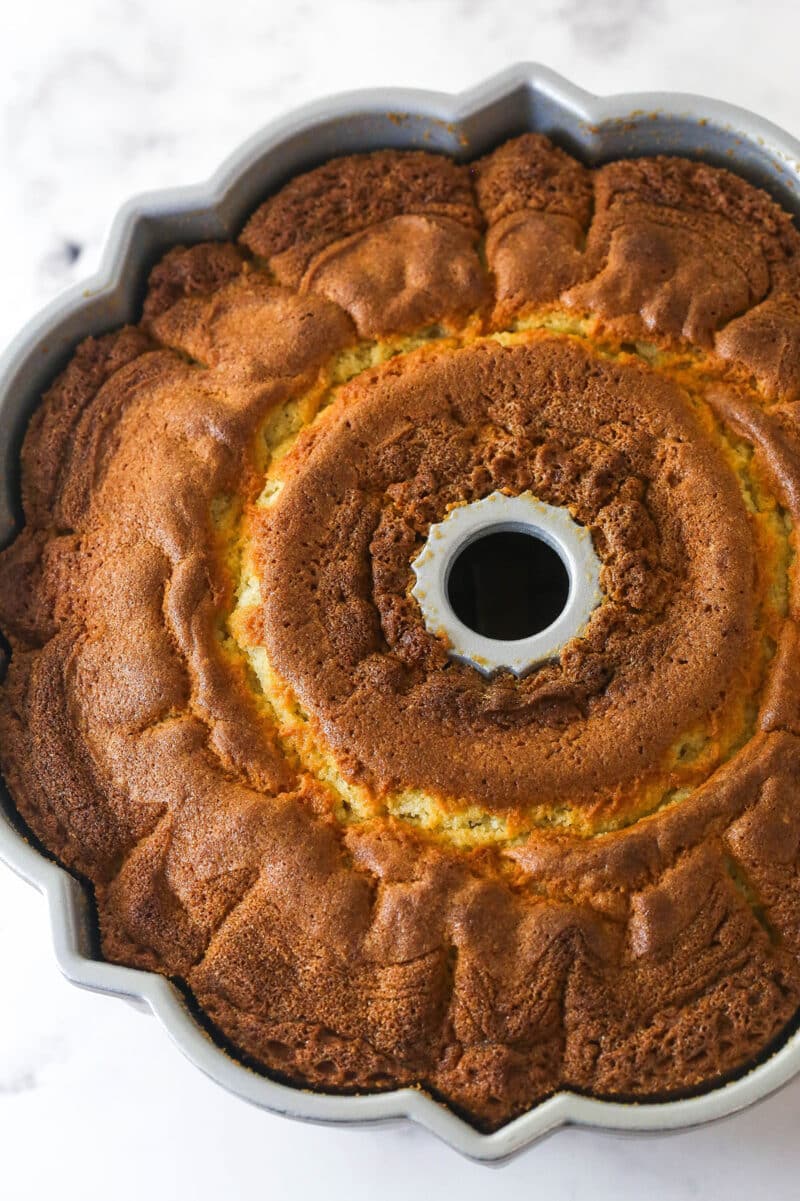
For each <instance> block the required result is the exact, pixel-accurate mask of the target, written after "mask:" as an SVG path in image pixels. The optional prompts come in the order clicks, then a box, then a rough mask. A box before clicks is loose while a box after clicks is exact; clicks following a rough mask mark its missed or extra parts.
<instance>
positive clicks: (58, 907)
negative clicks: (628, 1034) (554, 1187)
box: [0, 65, 800, 1162]
mask: <svg viewBox="0 0 800 1201" xmlns="http://www.w3.org/2000/svg"><path fill="white" fill-rule="evenodd" d="M526 131H537V132H540V133H543V134H546V135H548V136H550V137H552V138H553V139H554V140H555V141H556V142H557V143H558V144H560V145H561V146H563V147H564V148H565V149H566V150H568V151H571V152H572V153H573V154H574V155H575V156H576V157H578V158H580V159H581V160H583V161H584V162H585V163H587V164H589V165H592V164H600V163H603V162H606V161H608V160H612V159H616V158H625V157H631V156H638V155H654V154H660V153H666V154H672V155H681V156H686V157H696V158H701V159H705V160H707V161H709V162H710V163H713V164H717V165H721V166H725V167H729V168H734V169H735V170H736V171H737V172H739V173H740V174H741V175H743V176H745V177H746V178H747V179H749V180H750V181H751V182H753V183H755V184H758V185H760V186H761V187H763V188H765V189H766V190H767V191H769V192H770V193H771V194H772V195H773V196H774V197H775V198H776V199H777V200H778V201H779V202H780V204H782V205H783V207H784V208H785V209H786V210H787V211H788V212H790V213H792V214H794V215H796V214H797V213H798V212H800V198H799V197H798V183H799V182H800V143H798V142H796V141H794V140H793V139H792V138H790V137H789V136H788V135H786V134H784V133H783V132H782V131H781V130H779V129H777V128H775V127H774V126H772V125H770V124H769V123H767V122H765V121H762V120H760V119H759V118H758V117H755V116H752V115H751V114H749V113H747V112H745V111H742V110H741V109H738V108H734V107H731V106H729V105H725V104H721V103H718V102H715V101H712V100H706V99H704V98H701V97H694V96H683V95H671V94H643V95H623V96H615V97H611V98H603V99H601V98H597V97H595V96H591V95H589V94H588V93H586V92H583V91H581V90H580V89H578V88H575V87H573V86H572V85H571V84H568V83H567V82H565V81H564V80H563V79H561V78H559V77H558V76H557V75H554V74H553V73H552V72H551V71H548V70H546V69H545V68H542V67H538V66H535V65H521V66H517V67H514V68H512V69H510V70H508V71H506V72H504V73H502V74H501V75H499V76H497V77H496V78H494V79H492V80H490V81H488V82H487V83H484V84H482V85H481V86H479V87H477V88H475V89H473V90H471V91H469V92H466V93H464V94H462V95H459V96H449V95H441V94H438V93H429V92H418V91H404V90H389V91H370V92H359V93H352V94H349V95H343V96H337V97H334V98H333V99H330V100H325V101H320V102H317V103H314V104H312V105H310V106H308V107H306V108H304V109H302V110H301V111H299V112H296V113H294V114H291V115H290V116H288V117H286V118H283V119H282V120H280V121H278V122H275V123H273V124H271V125H269V126H268V127H267V128H265V129H264V130H262V131H261V132H260V133H258V134H257V135H256V136H255V137H253V138H251V139H250V140H249V141H248V142H247V143H246V144H245V145H244V146H243V147H242V148H241V149H240V150H238V151H237V152H236V153H235V154H234V155H233V156H232V157H231V158H230V159H229V160H228V161H227V162H226V163H225V164H224V165H223V167H222V168H221V169H220V170H219V171H218V173H217V174H216V175H215V177H214V178H213V179H212V180H211V181H210V182H209V183H208V184H206V185H203V186H200V187H192V188H186V189H179V190H175V191H167V192H161V193H157V194H152V195H148V196H143V197H140V198H139V199H137V200H134V201H132V202H131V203H129V204H128V205H127V206H126V207H125V208H124V209H123V211H122V212H121V214H120V215H119V217H118V219H117V221H116V224H115V225H114V228H113V231H112V234H111V237H110V241H109V246H108V249H107V252H106V255H105V258H104V260H103V264H102V267H101V269H100V271H99V273H98V274H97V276H96V277H95V278H94V279H92V280H91V281H89V283H88V284H87V285H86V286H83V287H79V288H76V289H72V290H71V291H70V292H68V293H66V294H65V295H64V296H62V297H60V298H59V299H57V300H56V301H55V302H54V303H52V304H51V305H50V306H49V307H48V308H47V309H46V310H45V311H44V312H43V313H42V314H41V315H39V316H38V317H37V318H35V319H34V320H33V321H31V322H30V323H29V325H28V326H27V327H26V329H24V330H23V331H22V333H20V335H19V336H18V337H17V338H16V339H15V341H14V342H13V343H12V345H11V346H10V347H9V349H8V351H7V353H6V355H5V357H4V359H3V362H2V367H1V368H0V435H1V437H2V450H1V453H2V468H1V471H2V489H1V490H0V544H5V543H7V542H8V541H9V540H10V539H11V538H12V536H13V534H14V532H15V530H16V529H17V528H18V527H19V526H20V524H21V520H22V517H21V507H20V501H19V479H18V474H19V473H18V459H19V453H20V447H21V443H22V438H23V432H24V430H25V427H26V424H27V422H28V419H29V418H30V416H31V414H32V412H33V410H34V408H35V406H36V405H37V402H38V400H39V397H40V396H41V394H42V392H43V390H44V389H45V388H46V387H47V386H48V384H49V383H50V382H51V381H52V379H53V377H54V375H55V374H56V372H57V371H58V370H59V369H60V368H61V367H62V366H63V365H64V363H65V362H66V360H67V358H68V357H69V355H70V353H71V352H72V350H73V349H74V347H75V345H76V344H77V343H78V342H79V341H81V339H83V338H85V337H87V336H88V335H96V334H100V333H103V332H105V331H107V330H110V329H112V328H114V327H116V326H118V325H120V324H122V323H125V322H128V321H136V320H137V319H138V316H139V313H140V311H141V305H142V299H143V295H144V290H145V281H146V278H147V275H148V272H149V270H150V268H151V267H152V266H153V264H154V263H155V262H156V261H157V260H158V259H159V257H160V256H162V255H163V254H164V253H165V252H166V251H167V250H169V248H170V247H172V246H174V245H175V244H176V243H182V244H187V243H189V244H191V243H194V242H198V241H202V240H206V239H226V238H230V237H235V236H236V235H237V234H238V232H239V230H240V229H241V226H242V223H243V221H244V220H245V218H246V216H247V215H248V214H249V213H250V212H252V210H253V209H254V208H255V207H256V205H257V204H258V203H259V202H260V201H261V200H263V199H264V197H266V196H268V195H269V194H271V193H272V192H274V191H275V190H276V189H277V188H278V187H280V186H281V185H282V184H284V183H285V182H286V181H287V180H288V179H289V178H290V177H292V176H293V175H295V174H297V173H298V172H301V171H304V170H307V169H309V168H312V167H314V166H316V165H318V164H319V163H321V162H323V161H325V160H327V159H328V158H330V157H332V156H336V155H341V154H345V153H350V152H356V151H367V150H374V149H378V148H395V149H412V148H416V149H424V150H438V151H443V152H446V153H448V154H450V155H453V156H455V157H456V158H457V159H461V160H465V159H472V158H475V157H476V156H478V155H481V154H483V153H485V152H487V151H489V150H491V149H492V148H493V147H495V146H497V145H499V144H500V143H501V142H503V141H504V140H506V139H508V138H511V137H513V136H515V135H518V134H521V133H524V132H526ZM545 507H546V506H545ZM1 815H2V820H0V856H1V857H2V858H3V860H4V861H5V862H6V863H7V864H8V865H9V866H10V867H12V868H14V869H15V870H16V871H17V872H18V873H19V874H20V875H22V876H23V877H25V878H26V879H27V880H29V881H30V882H31V883H32V884H35V885H36V886H37V887H38V888H39V889H40V890H41V891H42V892H43V893H44V894H45V896H46V897H47V900H48V903H49V908H50V918H51V923H52V930H53V941H54V944H55V950H56V955H57V958H58V962H59V965H60V967H61V969H62V971H63V972H64V974H65V975H66V976H67V977H68V979H70V980H72V981H73V982H74V983H76V984H79V985H81V986H83V987H85V988H90V989H94V990H95V991H98V992H105V993H109V994H113V995H116V996H119V997H123V998H126V999H128V1000H130V1001H133V1002H136V1003H137V1004H140V1005H142V1006H143V1007H145V1008H146V1009H150V1010H151V1011H152V1012H153V1013H155V1014H157V1015H158V1016H159V1018H160V1019H161V1021H162V1022H163V1023H164V1025H165V1026H166V1028H167V1030H168V1031H169V1032H170V1034H171V1036H172V1038H173V1039H174V1040H175V1042H176V1043H177V1044H178V1046H179V1047H180V1048H181V1050H182V1051H183V1052H184V1054H186V1055H187V1056H188V1057H189V1059H191V1060H192V1062H193V1063H195V1064H196V1065H197V1067H199V1068H201V1069H202V1070H203V1071H204V1072H205V1073H206V1074H207V1075H209V1076H210V1077H212V1078H213V1079H214V1080H216V1081H218V1082H219V1083H220V1084H222V1085H224V1086H225V1087H226V1088H227V1089H229V1090H230V1091H231V1092H233V1093H236V1094H238V1095H239V1096H241V1097H243V1098H244V1099H246V1100H248V1101H251V1102H253V1103H254V1104H256V1105H261V1106H263V1107H264V1108H266V1109H269V1110H272V1111H273V1112H276V1113H282V1114H285V1115H286V1116H289V1117H295V1118H303V1119H306V1120H308V1121H315V1122H330V1123H339V1124H342V1125H351V1124H367V1123H377V1122H387V1121H390V1120H396V1119H400V1118H411V1119H413V1120H414V1121H416V1122H418V1123H419V1124H420V1125H422V1126H424V1127H426V1128H427V1129H428V1130H430V1131H431V1132H432V1133H434V1134H436V1135H437V1136H438V1137H440V1138H441V1139H443V1140H444V1141H445V1142H447V1143H449V1144H450V1145H451V1146H452V1147H454V1148H455V1149H457V1150H458V1151H460V1152H461V1153H462V1154H464V1155H467V1156H469V1157H471V1158H473V1159H476V1160H481V1161H485V1162H489V1161H495V1162H497V1161H501V1160H503V1159H506V1158H508V1157H509V1156H511V1155H513V1154H514V1153H515V1152H517V1151H519V1150H520V1149H522V1148H523V1147H525V1146H526V1145H527V1144H529V1143H532V1142H534V1141H535V1140H536V1139H538V1138H541V1137H542V1136H543V1135H544V1134H547V1133H549V1132H551V1131H553V1130H555V1129H556V1128H557V1127H559V1126H562V1125H569V1124H573V1125H581V1126H588V1127H594V1128H597V1129H605V1130H613V1131H618V1132H634V1131H651V1132H655V1131H667V1130H677V1129H682V1128H686V1127H690V1126H696V1125H698V1124H701V1123H704V1122H707V1121H711V1120H713V1119H716V1118H720V1117H723V1116H725V1115H727V1114H731V1113H733V1112H735V1111H737V1110H740V1109H743V1108H744V1107H745V1106H747V1105H750V1104H752V1103H753V1102H755V1101H757V1100H759V1099H760V1098H762V1097H764V1096H766V1095H767V1094H768V1093H771V1092H773V1091H775V1090H776V1089H777V1088H779V1087H780V1086H781V1085H783V1084H785V1083H786V1082H787V1081H788V1080H789V1079H790V1078H791V1077H792V1076H793V1075H794V1074H795V1073H796V1072H797V1071H798V1069H800V1033H798V1032H796V1024H795V1032H793V1033H789V1035H788V1037H786V1033H785V1032H784V1037H783V1041H782V1042H781V1044H780V1046H779V1047H778V1049H777V1050H774V1051H773V1052H772V1053H771V1054H768V1055H766V1056H763V1057H762V1060H761V1061H760V1062H758V1063H757V1064H756V1065H755V1066H752V1067H751V1068H750V1070H748V1071H745V1072H744V1073H743V1074H739V1075H738V1077H736V1078H734V1079H731V1080H728V1081H727V1082H726V1083H724V1084H723V1085H720V1086H718V1087H715V1088H711V1089H709V1090H707V1091H705V1092H703V1093H701V1094H698V1095H689V1096H682V1097H681V1098H680V1099H675V1100H668V1101H658V1100H656V1101H654V1102H649V1101H648V1102H640V1103H638V1104H632V1103H631V1104H628V1103H622V1102H619V1101H604V1100H599V1099H594V1098H591V1097H587V1096H581V1095H577V1094H575V1093H571V1092H559V1093H557V1094H556V1095H554V1096H551V1097H549V1099H547V1100H545V1101H543V1102H542V1103H540V1104H538V1105H537V1106H536V1107H535V1108H533V1109H532V1110H530V1111H529V1112H526V1113H523V1114H522V1116H519V1117H516V1118H515V1119H514V1120H512V1121H510V1122H508V1123H507V1124H506V1125H503V1126H501V1127H500V1128H499V1129H496V1130H494V1131H493V1132H492V1133H488V1134H487V1133H481V1132H480V1131H479V1130H477V1129H475V1128H474V1127H473V1126H472V1125H470V1124H469V1123H468V1122H467V1121H465V1120H463V1119H462V1118H461V1117H459V1116H458V1115H457V1114H456V1113H454V1112H453V1111H451V1110H450V1109H448V1108H447V1107H446V1106H445V1105H444V1104H442V1103H440V1102H439V1101H437V1100H435V1099H432V1098H431V1097H430V1096H428V1095H426V1094H425V1093H423V1092H422V1091H419V1090H417V1089H413V1088H402V1089H395V1090H394V1091H390V1092H380V1093H372V1094H369V1095H331V1094H325V1093H323V1092H314V1091H310V1090H307V1089H301V1088H299V1087H291V1086H289V1085H287V1084H284V1083H281V1082H279V1081H277V1080H274V1079H270V1078H268V1077H267V1076H266V1075H264V1074H261V1073H259V1072H258V1071H256V1070H254V1069H252V1068H250V1067H248V1066H246V1065H245V1064H243V1063H241V1062H237V1060H236V1059H234V1058H233V1057H232V1056H231V1054H229V1053H228V1052H227V1051H226V1050H225V1048H224V1047H223V1046H221V1045H218V1043H217V1042H216V1041H215V1040H214V1038H213V1037H212V1034H211V1031H210V1030H209V1028H208V1026H207V1024H204V1023H203V1021H202V1017H201V1015H200V1014H198V1013H197V1012H196V1008H195V1007H194V1006H193V1003H192V999H191V997H190V996H188V995H187V994H186V993H185V992H184V991H182V990H181V989H180V988H179V987H178V986H177V985H176V984H173V983H172V982H171V981H170V980H168V979H166V978H165V977H163V976H160V975H157V974H155V973H154V972H148V971H143V970H134V969H132V968H128V967H122V966H118V965H116V964H112V963H109V962H105V961H104V960H103V959H102V958H100V956H99V953H98V949H97V947H98V940H97V932H96V919H95V915H94V912H93V902H92V899H91V897H90V895H89V893H88V891H87V890H86V888H85V886H84V884H82V883H81V881H80V880H79V879H77V878H76V877H74V876H72V875H71V874H69V873H68V872H67V871H65V870H64V869H63V868H61V867H60V866H59V865H58V864H57V863H55V862H54V861H53V859H52V858H50V857H48V855H47V853H46V852H44V851H43V850H42V849H41V848H40V847H39V846H38V845H36V843H35V840H34V839H32V837H31V836H30V835H29V834H27V833H26V831H25V829H24V826H23V823H22V821H21V820H20V818H19V817H18V815H17V814H16V813H15V810H14V806H13V803H12V801H11V799H10V797H9V795H8V793H7V792H5V791H3V793H2V811H1Z"/></svg>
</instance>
